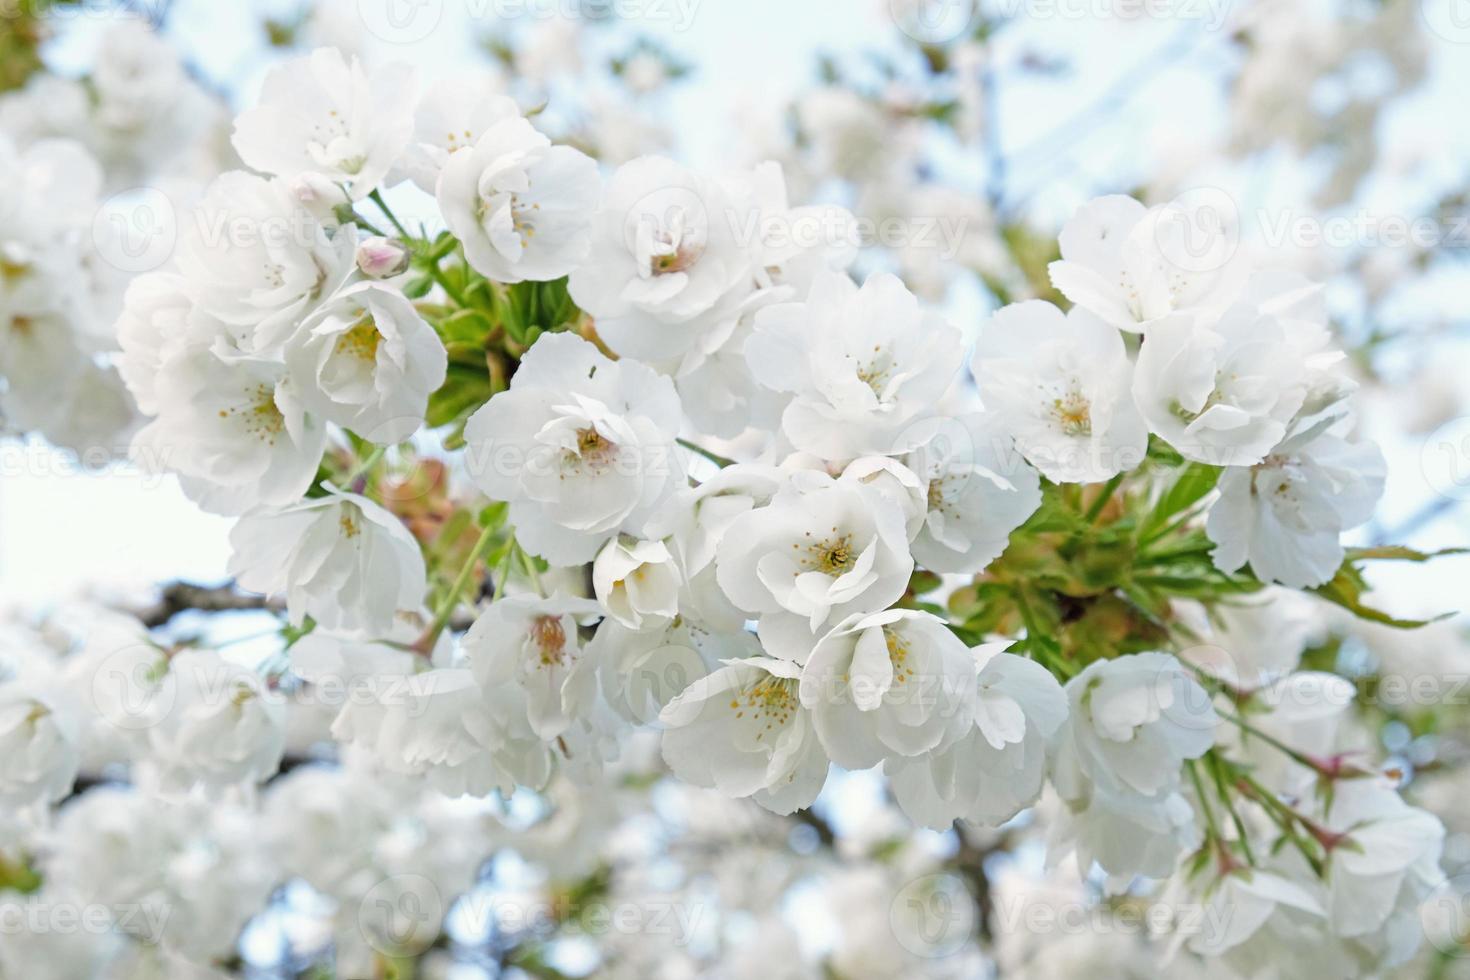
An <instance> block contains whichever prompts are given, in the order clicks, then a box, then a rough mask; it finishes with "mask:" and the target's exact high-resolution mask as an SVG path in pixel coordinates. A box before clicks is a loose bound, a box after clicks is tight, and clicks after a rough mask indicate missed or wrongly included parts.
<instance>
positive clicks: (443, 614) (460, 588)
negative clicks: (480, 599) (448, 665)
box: [414, 527, 513, 657]
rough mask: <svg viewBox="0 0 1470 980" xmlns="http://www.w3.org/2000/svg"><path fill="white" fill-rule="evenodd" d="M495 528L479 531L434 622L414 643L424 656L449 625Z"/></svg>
mask: <svg viewBox="0 0 1470 980" xmlns="http://www.w3.org/2000/svg"><path fill="white" fill-rule="evenodd" d="M495 530H496V529H495V528H494V527H487V528H485V529H484V530H483V531H481V532H480V539H479V540H478V541H476V542H475V546H474V548H472V549H470V554H469V557H468V558H466V559H465V563H464V567H463V568H461V569H460V570H459V575H457V576H456V577H455V579H454V584H453V585H451V586H450V587H449V594H448V595H446V596H445V597H444V599H443V601H442V602H441V603H440V604H439V610H438V612H436V613H435V615H434V624H433V625H432V626H430V627H429V629H428V631H427V632H425V633H424V635H423V636H421V637H419V640H418V642H417V643H415V644H414V649H415V650H416V651H418V652H419V653H421V654H423V655H424V656H426V657H427V656H429V655H430V654H431V653H433V651H434V644H436V643H438V642H439V635H440V634H441V633H443V632H444V627H445V626H447V625H449V619H450V617H451V616H453V615H454V607H455V606H457V605H459V598H460V595H461V594H462V593H463V592H464V587H465V586H466V585H468V584H469V580H470V576H471V575H473V574H474V572H475V566H476V565H478V564H479V563H480V558H481V556H482V555H483V553H484V552H485V550H486V549H487V548H489V547H490V543H491V542H492V541H494V540H495ZM512 546H513V545H512Z"/></svg>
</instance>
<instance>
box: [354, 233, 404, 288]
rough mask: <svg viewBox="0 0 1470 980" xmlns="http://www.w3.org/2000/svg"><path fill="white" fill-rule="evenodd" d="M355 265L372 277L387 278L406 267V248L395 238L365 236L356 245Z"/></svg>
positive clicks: (364, 273)
mask: <svg viewBox="0 0 1470 980" xmlns="http://www.w3.org/2000/svg"><path fill="white" fill-rule="evenodd" d="M357 267H358V268H359V269H361V270H362V273H363V275H365V276H368V277H370V278H372V279H387V278H388V277H389V276H396V275H398V274H399V273H401V272H403V271H404V270H406V269H407V268H408V249H407V248H405V247H404V245H403V243H402V242H400V241H398V240H397V239H396V238H380V237H373V238H365V239H363V240H362V243H361V244H360V245H358V246H357Z"/></svg>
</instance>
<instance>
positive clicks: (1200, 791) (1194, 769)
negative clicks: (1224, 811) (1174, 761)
mask: <svg viewBox="0 0 1470 980" xmlns="http://www.w3.org/2000/svg"><path fill="white" fill-rule="evenodd" d="M1185 768H1186V769H1188V770H1189V781H1190V782H1191V783H1193V784H1194V792H1195V795H1196V796H1198V797H1199V807H1200V809H1201V810H1203V811H1204V814H1205V827H1206V829H1207V830H1208V831H1209V835H1210V839H1211V840H1213V841H1218V842H1220V844H1222V845H1223V844H1224V843H1225V838H1223V837H1221V836H1220V825H1219V824H1217V823H1216V822H1215V808H1214V807H1213V806H1211V805H1210V800H1209V797H1208V796H1206V795H1205V784H1204V783H1203V782H1202V781H1201V780H1200V778H1199V766H1198V764H1197V763H1196V762H1195V760H1193V759H1190V760H1189V764H1188V765H1187V766H1185Z"/></svg>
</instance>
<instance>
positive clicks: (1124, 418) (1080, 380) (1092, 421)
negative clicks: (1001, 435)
mask: <svg viewBox="0 0 1470 980" xmlns="http://www.w3.org/2000/svg"><path fill="white" fill-rule="evenodd" d="M1150 343H1152V335H1151V336H1150ZM971 368H972V370H973V371H974V374H975V381H976V383H977V384H978V385H979V386H980V397H981V399H982V400H983V401H984V402H985V408H986V410H987V412H989V413H994V415H995V417H996V420H997V422H998V423H999V425H1001V426H1002V427H1004V429H1005V430H1007V431H1009V432H1010V433H1012V434H1013V435H1014V437H1015V441H1016V447H1017V448H1018V449H1019V450H1020V452H1021V454H1022V455H1023V456H1025V457H1026V460H1027V461H1028V462H1030V463H1031V464H1032V465H1033V466H1035V467H1036V468H1037V469H1038V470H1040V471H1041V473H1042V475H1043V476H1045V477H1046V478H1047V479H1049V480H1052V481H1053V482H1056V483H1100V482H1102V481H1104V480H1107V479H1108V478H1110V477H1112V476H1114V475H1115V474H1117V473H1120V472H1122V471H1124V470H1131V469H1133V468H1134V467H1136V466H1137V465H1138V464H1139V463H1141V462H1143V457H1144V454H1145V452H1146V451H1147V449H1148V430H1147V429H1146V428H1145V427H1144V422H1143V418H1142V417H1141V416H1140V415H1139V413H1138V410H1137V409H1136V408H1135V407H1134V405H1133V398H1132V394H1131V388H1130V385H1131V383H1132V379H1133V365H1132V364H1131V363H1130V362H1129V360H1128V354H1127V352H1126V351H1125V350H1124V347H1123V340H1122V337H1120V336H1119V334H1118V332H1117V330H1115V329H1114V328H1112V327H1110V326H1109V325H1107V324H1106V323H1104V322H1103V321H1102V320H1099V319H1098V318H1097V317H1096V316H1094V315H1093V314H1091V313H1089V312H1087V311H1086V310H1085V309H1082V308H1080V307H1078V308H1073V309H1072V311H1071V312H1069V313H1067V314H1063V313H1062V311H1061V310H1059V309H1057V308H1056V307H1055V306H1052V305H1051V304H1050V303H1045V302H1042V301H1040V300H1031V301H1028V302H1025V303H1016V304H1013V305H1011V306H1007V307H1005V308H1004V309H1002V310H1000V311H999V312H997V313H996V314H995V316H994V317H993V318H992V319H991V321H990V323H989V324H987V325H986V326H985V328H984V329H983V330H982V331H981V333H980V339H979V341H978V342H977V343H976V345H975V354H974V359H973V361H972V362H971Z"/></svg>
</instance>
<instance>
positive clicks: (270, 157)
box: [233, 48, 417, 200]
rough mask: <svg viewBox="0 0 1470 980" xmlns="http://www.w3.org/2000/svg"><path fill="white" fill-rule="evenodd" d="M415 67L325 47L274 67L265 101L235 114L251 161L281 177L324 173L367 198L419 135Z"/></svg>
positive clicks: (244, 154) (243, 155) (237, 138)
mask: <svg viewBox="0 0 1470 980" xmlns="http://www.w3.org/2000/svg"><path fill="white" fill-rule="evenodd" d="M416 94H417V92H416V73H415V72H414V70H413V69H412V68H410V67H408V66H407V65H403V64H389V65H385V66H383V67H382V68H379V69H376V70H375V71H373V72H372V74H371V75H369V74H368V72H367V71H365V70H364V69H363V67H362V65H361V64H360V63H359V62H358V60H357V59H356V58H347V57H344V56H343V54H342V53H341V52H340V51H338V50H337V49H335V48H318V49H316V50H315V51H313V52H311V53H310V54H309V55H306V56H305V57H301V58H296V59H293V60H291V61H288V62H286V63H285V64H283V65H280V66H278V67H277V68H275V69H273V70H272V71H271V73H270V74H269V75H267V76H266V80H265V84H264V85H263V86H262V88H261V94H260V100H259V102H258V103H257V104H256V105H255V106H254V107H253V108H250V109H247V110H245V111H244V112H243V113H241V114H240V115H239V116H238V117H237V118H236V119H235V133H234V139H233V142H234V146H235V149H236V150H237V151H238V152H239V154H240V159H242V160H244V161H245V163H246V165H247V166H250V167H254V168H255V169H256V170H260V171H263V172H265V173H268V174H274V175H276V176H278V177H295V176H296V175H297V174H301V173H314V174H319V175H321V176H323V177H325V178H327V179H328V180H330V181H332V182H333V183H336V184H342V185H344V186H346V187H347V188H348V189H349V190H350V192H351V195H352V198H353V200H361V199H362V198H364V197H367V196H368V195H369V194H370V193H372V192H373V191H374V190H376V189H377V188H378V185H379V184H381V183H383V180H384V178H385V177H387V176H388V171H389V170H390V169H391V168H392V167H393V165H394V163H395V162H396V161H397V160H398V158H399V155H400V154H401V153H402V152H403V150H404V148H405V147H407V145H408V141H409V139H410V137H411V136H412V134H413V125H414V121H413V106H414V99H415V96H416Z"/></svg>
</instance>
